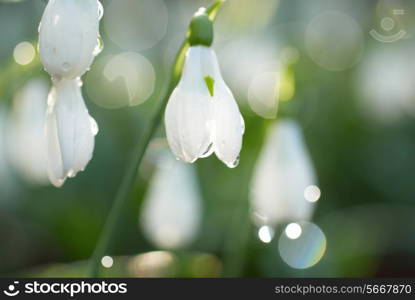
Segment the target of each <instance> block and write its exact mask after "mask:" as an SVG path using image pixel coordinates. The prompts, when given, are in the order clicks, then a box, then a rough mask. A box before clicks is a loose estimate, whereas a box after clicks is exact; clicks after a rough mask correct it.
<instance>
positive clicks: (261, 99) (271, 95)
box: [248, 72, 281, 119]
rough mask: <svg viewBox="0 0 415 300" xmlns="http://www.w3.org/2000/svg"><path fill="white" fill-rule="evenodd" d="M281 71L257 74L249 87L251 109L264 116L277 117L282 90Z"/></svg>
mask: <svg viewBox="0 0 415 300" xmlns="http://www.w3.org/2000/svg"><path fill="white" fill-rule="evenodd" d="M280 76H281V74H280V73H279V72H262V73H258V74H255V76H254V78H253V79H252V81H251V83H250V85H249V88H248V103H249V106H250V107H251V109H252V110H253V111H254V112H255V113H256V114H258V115H259V116H261V117H263V118H269V119H271V118H275V117H276V115H277V111H278V98H279V90H280Z"/></svg>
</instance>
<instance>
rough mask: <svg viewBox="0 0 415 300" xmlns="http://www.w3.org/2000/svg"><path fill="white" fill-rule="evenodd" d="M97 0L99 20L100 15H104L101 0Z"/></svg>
mask: <svg viewBox="0 0 415 300" xmlns="http://www.w3.org/2000/svg"><path fill="white" fill-rule="evenodd" d="M97 2H98V18H99V19H100V20H101V19H102V17H103V16H104V7H103V6H102V3H101V2H99V1H98V0H97Z"/></svg>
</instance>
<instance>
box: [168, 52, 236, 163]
mask: <svg viewBox="0 0 415 300" xmlns="http://www.w3.org/2000/svg"><path fill="white" fill-rule="evenodd" d="M165 126H166V133H167V139H168V142H169V145H170V148H171V150H172V151H173V153H174V155H175V156H176V157H177V158H178V159H180V160H183V161H185V162H194V161H196V160H197V159H198V158H200V157H206V156H209V155H210V154H212V153H213V152H215V153H216V156H217V157H218V158H219V159H220V160H221V161H223V162H224V163H225V164H226V165H227V166H228V167H230V168H233V167H236V166H237V164H238V158H239V152H240V150H241V147H242V135H243V133H244V121H243V118H242V116H241V113H240V112H239V108H238V105H237V104H236V102H235V99H234V97H233V95H232V92H231V91H230V90H229V88H228V87H227V85H226V83H225V82H224V80H223V78H222V75H221V73H220V70H219V65H218V61H217V57H216V54H215V52H214V51H213V50H212V49H211V48H210V47H205V46H195V47H190V49H189V50H188V52H187V54H186V61H185V65H184V69H183V74H182V78H181V80H180V82H179V84H178V85H177V87H176V89H175V90H174V91H173V93H172V95H171V97H170V99H169V103H168V104H167V108H166V113H165Z"/></svg>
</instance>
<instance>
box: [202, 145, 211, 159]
mask: <svg viewBox="0 0 415 300" xmlns="http://www.w3.org/2000/svg"><path fill="white" fill-rule="evenodd" d="M213 151H214V148H213V143H210V144H209V146H208V147H207V149H206V151H205V152H203V154H202V155H200V157H201V158H204V157H208V156H209V155H211V154H212V153H213Z"/></svg>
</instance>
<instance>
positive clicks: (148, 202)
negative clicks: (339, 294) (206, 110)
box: [140, 154, 202, 249]
mask: <svg viewBox="0 0 415 300" xmlns="http://www.w3.org/2000/svg"><path fill="white" fill-rule="evenodd" d="M201 214H202V199H201V196H200V192H199V188H198V185H197V180H196V172H195V170H194V168H193V166H192V165H188V164H185V163H183V162H180V161H177V160H175V159H174V158H173V157H172V156H171V155H170V154H169V155H165V156H163V157H162V159H160V161H159V164H158V166H157V169H156V171H155V173H154V175H153V178H152V180H151V184H150V187H149V190H148V192H147V195H146V199H145V202H144V206H143V209H142V214H141V218H140V223H141V225H142V229H143V232H144V234H145V235H146V236H147V237H148V239H149V240H150V241H151V242H152V243H153V244H155V245H156V246H157V247H160V248H162V249H177V248H181V247H185V246H187V245H188V244H189V243H190V242H192V241H193V239H194V238H195V236H196V234H197V232H198V229H199V226H200V221H201Z"/></svg>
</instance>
